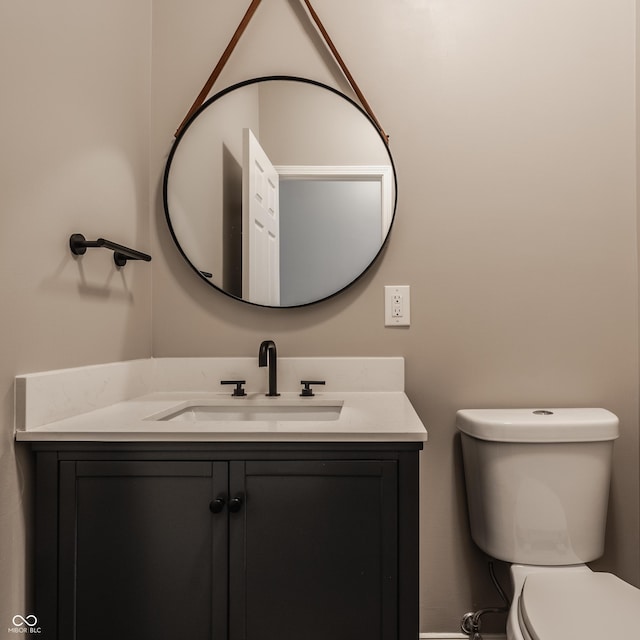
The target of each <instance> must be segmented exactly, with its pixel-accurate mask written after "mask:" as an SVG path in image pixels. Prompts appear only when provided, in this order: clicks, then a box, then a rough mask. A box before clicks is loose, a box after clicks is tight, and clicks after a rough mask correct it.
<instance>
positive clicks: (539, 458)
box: [456, 409, 640, 640]
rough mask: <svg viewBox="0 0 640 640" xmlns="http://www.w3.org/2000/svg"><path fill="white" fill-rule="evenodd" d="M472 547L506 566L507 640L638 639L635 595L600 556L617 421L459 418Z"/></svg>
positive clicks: (604, 417)
mask: <svg viewBox="0 0 640 640" xmlns="http://www.w3.org/2000/svg"><path fill="white" fill-rule="evenodd" d="M456 424H457V427H458V429H459V431H460V432H461V440H462V451H463V462H464V472H465V481H466V487H467V504H468V509H469V519H470V526H471V534H472V537H473V540H474V542H475V543H476V544H477V545H478V546H479V547H480V548H481V549H482V550H483V551H485V553H487V554H489V555H490V556H492V557H494V558H496V559H499V560H503V561H505V562H508V563H510V564H511V566H510V574H511V581H512V586H513V594H514V595H513V601H512V604H511V608H510V611H509V615H508V619H507V640H573V639H574V638H575V639H576V640H615V639H617V638H632V637H640V625H639V622H640V590H639V589H637V588H635V587H633V586H631V585H629V584H627V583H625V582H624V581H623V580H621V579H620V578H617V577H616V576H614V575H612V574H609V573H597V572H593V571H591V569H589V567H587V565H586V564H585V563H587V562H590V561H591V560H595V559H596V558H598V557H599V556H601V555H602V553H603V550H604V535H605V522H606V513H607V502H608V494H609V481H610V474H611V454H612V449H613V442H614V440H615V439H616V438H617V437H618V419H617V418H616V416H615V415H613V414H612V413H610V412H609V411H606V410H605V409H544V410H536V409H480V410H463V411H459V412H458V414H457V420H456Z"/></svg>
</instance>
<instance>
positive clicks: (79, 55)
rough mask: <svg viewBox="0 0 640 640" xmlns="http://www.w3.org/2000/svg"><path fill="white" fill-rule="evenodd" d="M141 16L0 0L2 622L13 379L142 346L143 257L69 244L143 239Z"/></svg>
mask: <svg viewBox="0 0 640 640" xmlns="http://www.w3.org/2000/svg"><path fill="white" fill-rule="evenodd" d="M150 17H151V2H150V1H142V0H138V1H137V2H135V3H132V2H129V0H109V2H104V1H101V0H59V1H58V0H57V1H56V2H42V1H40V0H36V1H35V2H13V1H6V2H0V79H1V82H0V116H1V117H0V122H2V135H1V136H0V145H1V147H2V151H1V153H0V272H1V273H2V277H0V299H1V300H2V305H1V311H0V326H1V327H2V338H1V343H0V344H1V347H0V385H1V390H0V411H1V413H0V420H1V421H2V430H1V436H0V629H6V628H7V627H8V626H12V625H11V619H12V617H13V616H14V615H15V614H21V615H25V614H27V613H32V611H31V610H30V609H29V608H28V607H29V605H28V604H27V602H31V599H30V597H29V596H28V594H27V592H28V590H29V588H30V587H29V584H28V580H27V579H26V576H27V575H28V569H25V564H27V563H28V561H27V560H26V559H27V558H28V557H29V556H30V553H29V552H30V545H31V543H32V540H33V520H32V511H31V505H32V500H31V497H32V496H31V489H32V468H31V466H30V465H29V464H28V456H27V455H25V454H24V450H23V449H21V448H18V447H15V448H14V443H13V378H14V376H15V375H16V374H19V373H26V372H32V371H40V370H44V369H57V368H61V367H69V366H75V365H82V364H90V363H99V362H108V361H112V360H122V359H129V358H137V357H148V356H149V355H151V336H150V324H151V297H150V287H151V266H150V265H148V264H143V263H134V264H129V265H127V266H126V267H125V268H124V269H123V270H121V271H118V270H116V268H115V265H114V263H113V259H112V254H111V253H110V252H107V251H105V250H104V249H93V250H92V252H90V253H87V255H85V256H84V258H82V260H81V261H78V262H76V261H75V260H74V259H73V257H72V256H71V253H70V252H69V245H68V242H69V236H70V235H71V233H74V232H80V233H83V234H84V235H85V236H86V237H87V238H89V239H95V238H97V237H99V236H104V237H106V238H109V239H112V240H115V241H119V242H122V243H123V244H129V243H131V244H130V246H133V247H135V248H139V249H140V250H143V251H145V250H146V251H149V250H150V248H151V247H150V242H149V178H148V175H149V174H148V148H149V135H148V131H149V99H150V93H149V87H150V51H151V44H150ZM15 449H18V451H17V456H16V455H15V453H16V452H15ZM31 606H32V603H31ZM36 613H37V612H36ZM2 634H3V635H4V631H3V632H2Z"/></svg>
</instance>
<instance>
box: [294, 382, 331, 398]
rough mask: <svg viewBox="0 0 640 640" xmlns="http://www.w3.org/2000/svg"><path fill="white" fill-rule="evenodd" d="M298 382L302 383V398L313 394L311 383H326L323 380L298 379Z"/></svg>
mask: <svg viewBox="0 0 640 640" xmlns="http://www.w3.org/2000/svg"><path fill="white" fill-rule="evenodd" d="M300 384H301V385H304V389H303V390H302V392H301V393H300V395H301V396H302V397H303V398H308V397H310V396H314V395H315V393H313V389H312V388H311V385H312V384H326V382H325V381H324V380H300Z"/></svg>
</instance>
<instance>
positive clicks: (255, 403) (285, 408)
mask: <svg viewBox="0 0 640 640" xmlns="http://www.w3.org/2000/svg"><path fill="white" fill-rule="evenodd" d="M341 410H342V404H341V403H340V404H336V403H335V402H333V403H327V402H326V401H324V402H317V401H316V402H313V401H301V402H296V401H291V400H289V401H278V400H240V399H238V400H231V401H217V402H216V401H212V402H209V403H206V404H205V403H201V402H186V403H184V404H182V405H181V406H180V407H179V408H174V409H172V410H170V411H169V412H164V413H162V414H160V415H157V416H152V417H151V419H152V420H160V421H163V422H200V421H212V420H215V421H224V422H229V421H233V422H255V421H283V420H291V421H310V422H320V421H325V420H337V419H338V418H339V417H340V411H341Z"/></svg>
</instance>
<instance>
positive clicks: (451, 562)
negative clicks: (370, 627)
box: [0, 0, 640, 631]
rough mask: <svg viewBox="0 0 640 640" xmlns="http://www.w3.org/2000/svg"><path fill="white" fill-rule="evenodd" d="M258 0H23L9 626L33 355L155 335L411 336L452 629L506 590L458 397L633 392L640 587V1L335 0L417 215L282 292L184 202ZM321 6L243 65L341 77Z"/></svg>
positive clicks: (289, 10) (8, 208) (5, 362)
mask: <svg viewBox="0 0 640 640" xmlns="http://www.w3.org/2000/svg"><path fill="white" fill-rule="evenodd" d="M248 4H249V3H248V0H247V2H233V3H232V2H228V1H227V0H180V2H177V1H176V0H154V1H153V2H151V0H146V1H138V2H134V3H132V2H125V1H124V0H109V2H104V1H100V0H82V1H81V0H61V1H59V2H56V3H51V2H41V1H39V0H36V1H35V2H9V1H7V2H3V3H0V65H1V67H0V68H1V69H2V74H1V76H0V77H1V78H2V83H3V84H2V101H1V102H0V114H1V115H2V116H3V117H2V123H3V135H2V145H3V154H2V159H1V160H0V163H2V164H1V166H0V187H1V188H0V224H1V225H2V227H1V233H0V242H1V247H2V251H0V260H2V273H3V277H2V279H0V288H1V291H2V300H3V302H4V304H3V307H2V313H1V316H0V317H1V322H2V328H3V339H2V352H1V353H2V357H1V358H0V376H1V380H2V385H3V392H2V397H1V399H0V402H1V403H2V418H1V419H2V423H3V425H4V427H3V430H2V433H3V435H2V438H1V440H0V461H1V463H2V464H1V465H0V576H2V577H1V578H0V624H4V622H6V620H7V618H8V617H10V616H12V615H13V614H14V613H19V612H21V611H22V610H23V608H24V607H25V606H26V604H25V601H26V599H27V596H26V593H25V591H26V586H25V583H26V580H25V576H26V575H27V570H26V569H25V558H26V557H28V554H27V549H28V545H29V544H30V538H31V531H32V522H31V520H30V513H29V504H30V501H29V500H28V495H29V484H30V483H29V478H30V472H31V469H30V468H29V467H28V465H26V459H25V457H24V456H21V457H20V460H21V462H20V463H19V464H16V462H15V457H14V452H13V444H12V434H11V429H12V425H11V419H12V411H13V404H12V378H13V376H15V375H16V374H18V373H23V372H29V371H36V370H42V369H51V368H58V367H67V366H74V365H78V364H85V363H94V362H106V361H110V360H121V359H128V358H134V357H145V356H149V355H152V354H153V355H156V356H172V355H181V356H183V355H184V356H186V355H203V356H204V355H257V346H258V344H259V342H260V340H262V339H263V338H267V337H269V338H274V339H275V340H276V341H277V342H278V346H279V352H280V353H281V354H282V355H288V356H295V355H404V356H405V357H406V367H407V391H408V394H409V396H410V398H411V400H412V401H413V403H414V404H415V406H416V409H417V410H418V412H419V413H420V415H421V417H422V419H423V420H424V422H425V423H426V425H427V427H428V428H429V432H430V442H429V443H428V445H427V447H426V451H425V453H424V456H423V460H422V494H421V507H422V518H421V524H422V526H421V541H422V543H421V587H422V592H421V609H422V616H421V617H422V621H421V630H422V631H454V630H456V629H457V625H458V622H459V618H460V616H461V614H462V613H464V612H465V611H467V610H469V609H471V608H475V607H477V606H483V605H487V604H493V603H494V602H496V596H495V595H494V593H493V592H492V588H491V586H490V583H489V580H488V578H487V577H486V570H485V563H484V559H483V558H482V556H481V554H479V553H478V552H477V551H476V550H475V549H474V548H473V545H472V543H471V542H470V540H469V535H468V528H467V521H466V515H465V504H464V490H463V485H462V475H461V468H460V459H459V452H458V443H457V440H456V436H455V427H454V417H455V410H456V409H458V408H461V407H472V406H522V405H535V406H542V405H590V404H593V405H601V406H605V407H607V408H609V409H611V410H613V411H614V412H616V413H617V414H618V415H619V416H620V418H621V421H622V432H623V437H622V439H621V440H620V441H619V443H618V446H617V447H616V467H615V474H614V482H613V502H612V509H611V517H610V528H609V540H608V545H607V552H606V555H605V557H604V558H603V560H602V561H601V562H599V563H598V566H599V567H600V568H605V569H609V570H613V571H615V572H617V573H619V574H620V575H621V576H623V577H624V578H626V579H629V580H631V581H632V582H634V583H635V584H639V583H640V561H639V548H638V547H639V545H638V540H639V530H638V526H639V525H638V511H639V502H640V500H639V478H638V456H639V443H638V344H637V334H638V314H637V300H638V289H637V280H638V278H637V252H638V251H637V245H636V237H637V236H636V212H635V186H636V181H637V180H636V174H635V171H636V160H635V111H634V110H635V78H634V74H635V67H634V64H635V50H634V46H635V33H634V25H635V3H634V2H633V0H615V1H613V2H607V3H602V2H599V1H596V0H589V1H588V2H585V1H584V0H542V1H540V0H537V1H535V2H534V1H533V0H530V1H529V2H520V3H513V2H509V1H507V0H488V1H487V2H483V3H472V2H467V1H465V0H447V2H442V1H441V0H374V1H372V0H349V2H344V0H316V2H314V6H315V7H316V9H317V10H318V12H319V13H320V15H321V17H322V18H323V20H324V22H325V24H326V26H327V28H328V30H329V32H330V33H331V35H332V37H333V39H334V41H335V42H336V44H337V45H338V48H339V49H340V52H341V53H342V55H343V57H344V58H345V60H346V61H347V62H348V64H349V66H350V68H351V70H352V72H353V73H354V75H355V77H356V79H357V80H358V82H359V83H360V85H361V87H362V89H363V90H364V92H365V95H366V96H367V98H368V100H369V101H370V103H371V104H372V105H373V107H374V110H375V111H376V115H377V116H378V117H379V119H380V120H381V122H382V124H383V126H384V128H385V129H386V131H387V132H388V133H390V135H391V150H392V153H393V155H394V160H395V162H396V168H397V170H398V177H399V201H398V212H397V221H396V224H395V226H394V229H393V231H392V237H391V240H390V243H389V245H388V248H387V250H386V252H385V254H384V255H383V256H382V259H381V260H380V261H379V262H378V263H377V265H376V266H375V267H374V268H373V269H372V270H371V271H370V272H369V273H368V274H367V275H366V276H365V277H364V278H363V279H362V280H361V281H359V282H358V283H357V284H356V285H355V286H354V287H353V288H351V289H349V290H348V291H347V292H345V293H343V294H342V295H340V296H338V297H336V298H333V299H331V300H329V301H327V302H325V303H322V304H319V305H316V306H312V307H309V308H303V309H294V310H283V311H279V310H269V309H262V308H255V307H250V306H246V305H242V304H240V303H237V302H235V301H234V300H231V299H229V298H227V297H226V296H224V295H222V294H219V293H217V292H216V291H214V290H212V289H210V288H208V286H207V285H206V284H205V283H204V282H202V281H200V280H199V279H197V278H196V276H195V275H194V274H193V273H192V272H191V270H190V269H189V267H188V266H187V265H186V264H185V263H184V262H183V261H182V259H181V258H180V256H179V255H178V253H177V251H176V249H175V248H174V247H173V245H172V243H171V240H170V237H169V234H168V231H167V229H166V226H165V222H164V219H163V213H162V206H161V201H160V184H161V177H162V168H163V164H164V161H165V159H166V155H167V153H168V151H169V148H170V144H171V142H172V134H173V132H174V131H175V129H176V128H177V126H178V124H179V123H180V121H181V119H182V117H183V116H184V114H185V113H186V111H187V110H188V108H189V107H190V105H191V102H192V100H193V99H194V98H195V95H196V94H197V93H198V91H199V90H200V88H201V86H202V84H203V82H204V80H205V79H206V77H207V76H208V74H209V73H210V71H211V69H212V67H213V65H214V64H215V62H216V61H217V58H218V56H219V55H220V53H221V51H222V49H223V48H224V46H225V45H226V43H227V41H228V39H229V37H230V36H231V34H232V32H233V30H234V29H235V27H236V25H237V23H238V22H239V20H240V18H241V16H242V14H243V12H244V10H245V6H248ZM297 7H298V3H297V2H294V1H292V2H289V0H269V1H268V2H264V3H263V4H262V6H261V7H260V8H259V10H258V13H257V14H256V17H255V18H254V21H253V22H252V24H251V26H250V27H249V29H248V31H247V33H246V34H245V36H244V38H243V40H242V42H241V44H240V45H239V47H238V50H237V51H236V53H234V55H233V57H232V59H231V61H230V63H229V66H228V69H227V70H226V71H225V73H224V75H223V77H222V78H221V79H220V81H219V83H218V85H217V87H218V88H221V87H223V86H226V85H228V84H230V83H232V82H235V81H239V80H242V79H245V78H248V77H253V76H257V75H262V74H269V73H291V74H296V75H304V76H307V77H311V78H314V79H316V80H320V81H324V82H327V83H329V84H333V85H336V86H339V87H341V88H344V84H343V81H342V80H341V79H340V78H339V75H338V74H337V73H335V69H334V67H332V66H331V63H330V61H329V60H328V58H327V55H326V53H325V51H324V49H323V48H322V45H320V44H319V43H318V40H317V38H316V36H315V35H313V32H310V31H308V30H307V29H306V27H304V26H303V24H304V23H303V22H301V17H302V13H301V12H300V10H299V9H298V8H297ZM151 13H152V15H151ZM151 25H153V37H152V41H151ZM151 45H152V50H151V49H150V48H151ZM150 53H151V55H150ZM151 60H153V67H152V68H151ZM150 79H151V82H150ZM150 103H151V110H150V111H149V109H150ZM149 112H150V113H151V120H150V127H151V128H150V130H149ZM148 171H150V173H148ZM149 175H150V183H149ZM149 192H151V202H149ZM149 208H150V209H151V216H150V217H149V214H148V211H149ZM149 223H150V224H149ZM75 231H80V232H82V233H84V234H85V235H86V236H87V237H93V236H95V237H97V236H100V235H102V236H106V237H112V238H113V239H114V240H120V241H122V242H123V243H125V244H127V243H131V244H132V245H133V246H135V247H136V248H139V249H141V250H147V251H149V252H150V253H152V255H153V262H152V263H151V264H150V265H146V264H140V263H134V264H130V265H128V266H127V267H126V268H125V269H124V270H122V271H116V270H115V269H114V268H113V266H112V265H113V263H112V262H111V257H110V255H109V254H108V253H107V252H105V251H102V250H94V251H93V252H91V253H89V254H88V255H86V256H85V257H84V258H83V259H82V261H80V262H76V261H74V260H73V259H72V258H71V257H70V255H69V253H68V251H67V247H66V243H67V238H68V236H69V235H70V233H72V232H75ZM26 238H28V239H29V242H28V243H27V241H26ZM27 244H29V255H28V256H27V254H26V251H25V246H26V245H27ZM151 272H153V288H151ZM385 284H409V285H411V287H412V320H413V324H412V326H411V327H410V328H409V329H385V328H384V327H383V309H382V297H383V296H382V292H383V286H384V285H385ZM151 292H153V308H151Z"/></svg>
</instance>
